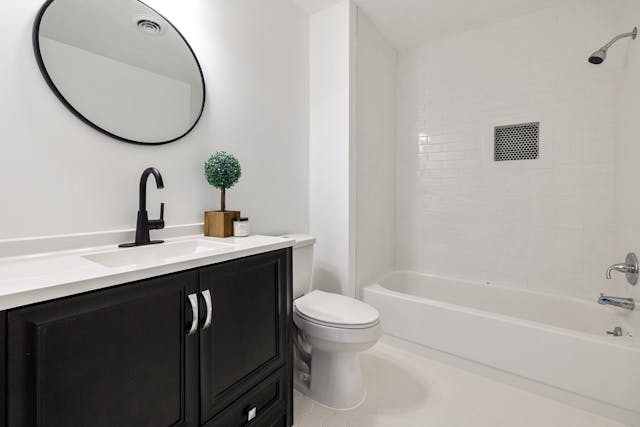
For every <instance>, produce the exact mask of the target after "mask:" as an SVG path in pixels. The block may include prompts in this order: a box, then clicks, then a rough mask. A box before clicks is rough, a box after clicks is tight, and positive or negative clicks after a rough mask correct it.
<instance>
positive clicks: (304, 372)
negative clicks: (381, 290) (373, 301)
mask: <svg viewBox="0 0 640 427" xmlns="http://www.w3.org/2000/svg"><path fill="white" fill-rule="evenodd" d="M285 237H287V238H290V239H293V240H295V241H296V244H295V246H294V248H293V298H294V303H293V321H294V323H295V325H296V328H295V329H296V331H295V335H296V336H295V340H294V342H295V373H294V383H295V386H296V388H297V389H298V390H299V391H300V392H302V393H304V394H306V395H308V396H309V397H310V398H311V399H313V400H315V401H316V402H318V403H320V404H322V405H325V406H328V407H330V408H335V409H350V408H354V407H356V406H358V405H359V404H360V403H362V401H363V400H364V397H365V390H364V385H363V382H362V372H361V369H360V358H359V355H360V352H362V351H364V350H367V349H369V348H370V347H372V346H373V345H374V344H375V343H376V342H377V341H378V339H379V338H380V333H381V329H380V314H379V313H378V311H377V310H376V309H374V308H373V307H371V306H369V305H368V304H365V303H364V302H362V301H358V300H356V299H354V298H349V297H346V296H343V295H337V294H332V293H327V292H322V291H317V290H316V291H312V290H311V272H312V269H313V245H314V244H315V238H313V237H311V236H305V235H301V234H298V235H289V236H285Z"/></svg>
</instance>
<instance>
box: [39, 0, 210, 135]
mask: <svg viewBox="0 0 640 427" xmlns="http://www.w3.org/2000/svg"><path fill="white" fill-rule="evenodd" d="M54 1H56V0H47V1H46V2H45V3H44V4H43V5H42V7H41V8H40V10H39V11H38V14H37V15H36V19H35V22H34V24H33V33H32V42H33V51H34V54H35V57H36V62H37V63H38V68H39V69H40V72H41V73H42V77H44V80H45V81H46V82H47V85H48V86H49V88H50V89H51V90H52V91H53V93H54V94H55V95H56V97H57V98H58V99H59V100H60V102H62V104H64V106H65V107H67V109H68V110H69V111H71V112H72V113H73V114H74V115H75V116H76V117H77V118H78V119H80V120H81V121H82V122H84V123H85V124H87V125H88V126H90V127H92V128H93V129H95V130H97V131H98V132H100V133H103V134H105V135H108V136H110V137H111V138H114V139H117V140H118V141H122V142H127V143H130V144H137V145H164V144H169V143H170V142H175V141H177V140H179V139H182V138H184V137H185V136H187V135H188V134H189V133H190V132H191V131H192V130H193V129H194V128H195V127H196V125H197V124H198V122H199V121H200V119H201V118H202V114H203V113H204V108H205V104H206V98H207V95H206V94H207V90H206V85H205V81H204V74H203V72H202V67H201V66H200V61H198V57H197V56H196V54H195V52H194V51H193V49H192V48H191V45H190V44H189V42H188V41H187V39H186V38H185V37H184V36H183V35H182V33H181V32H180V30H178V29H177V28H176V27H175V25H173V24H172V23H171V21H169V20H168V19H167V18H166V17H164V15H162V14H161V13H159V12H158V11H157V10H155V9H154V8H152V7H151V6H149V5H147V4H146V3H144V2H143V1H141V0H135V1H137V2H139V3H142V4H143V5H145V6H146V7H148V8H149V9H151V10H152V11H154V12H155V13H157V14H158V15H160V16H161V17H162V19H164V20H165V21H166V22H167V23H168V24H169V25H170V26H171V28H173V29H174V30H175V31H176V33H178V35H179V36H180V38H182V40H183V41H184V43H185V45H186V46H187V48H188V49H189V51H190V52H191V55H192V56H193V59H194V60H195V61H196V65H197V66H198V71H199V72H200V79H201V81H202V105H201V107H200V114H198V117H197V118H196V120H195V122H194V123H193V125H192V126H191V127H190V128H189V129H188V130H187V131H186V132H185V133H183V134H182V135H180V136H178V137H176V138H173V139H170V140H167V141H162V142H141V141H134V140H131V139H127V138H124V137H122V136H119V135H116V134H114V133H111V132H109V131H108V130H106V129H103V128H101V127H100V126H98V125H96V124H95V123H93V122H92V121H91V120H89V119H87V118H86V117H85V116H83V115H82V113H80V112H79V111H78V110H76V109H75V108H74V106H73V105H71V103H70V102H69V101H67V99H66V98H65V97H64V96H63V95H62V93H61V92H60V90H58V88H57V87H56V85H55V83H54V82H53V80H52V79H51V76H50V75H49V72H48V71H47V68H46V66H45V65H44V61H43V60H42V52H41V51H40V24H41V23H42V18H43V16H44V14H45V12H46V11H47V9H48V8H49V6H50V5H51V4H52V3H53V2H54Z"/></svg>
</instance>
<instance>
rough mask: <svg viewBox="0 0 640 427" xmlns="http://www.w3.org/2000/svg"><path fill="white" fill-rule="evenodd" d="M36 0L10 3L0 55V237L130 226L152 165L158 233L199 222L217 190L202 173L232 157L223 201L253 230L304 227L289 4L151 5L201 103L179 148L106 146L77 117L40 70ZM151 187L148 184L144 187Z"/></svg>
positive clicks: (303, 79) (160, 0)
mask: <svg viewBox="0 0 640 427" xmlns="http://www.w3.org/2000/svg"><path fill="white" fill-rule="evenodd" d="M41 4H42V1H41V0H8V1H7V2H5V4H4V5H3V6H4V8H5V9H4V14H3V16H5V17H6V18H7V19H5V20H4V24H3V26H2V30H0V31H1V35H2V37H1V38H0V40H2V41H1V42H0V55H1V56H2V58H3V64H4V67H3V73H2V78H1V79H0V93H2V103H1V104H0V127H1V128H2V133H3V135H2V137H3V141H2V143H1V144H0V196H1V200H2V202H1V203H2V204H1V209H0V239H7V238H18V237H26V236H40V235H50V234H65V233H78V232H94V231H105V230H114V229H122V228H132V227H134V226H135V214H136V211H137V201H138V194H137V193H138V180H139V176H140V173H141V172H142V170H143V169H144V168H146V167H147V166H156V167H158V168H159V169H160V171H161V172H162V174H163V176H164V181H165V186H166V188H165V189H164V190H161V191H157V190H155V189H153V190H151V189H150V192H149V208H150V215H152V216H155V215H157V209H158V208H157V205H158V204H159V202H160V201H164V202H166V220H167V224H168V225H175V224H186V223H196V222H202V212H203V211H204V210H208V209H214V208H218V202H217V201H218V199H219V196H218V192H217V190H214V189H213V188H211V187H209V186H208V184H207V183H206V181H205V179H204V177H203V171H202V165H203V163H204V161H205V160H206V158H207V157H208V156H209V155H210V154H211V153H212V152H214V151H216V150H227V151H229V152H232V153H234V154H236V155H237V156H238V158H239V159H240V161H241V163H242V166H243V177H242V178H241V180H240V182H239V183H238V185H237V186H236V187H234V188H233V189H231V190H230V191H229V192H228V199H229V200H228V202H227V205H228V206H229V207H231V208H234V209H241V210H242V213H243V215H247V216H249V217H251V220H252V229H253V231H254V232H258V233H273V234H277V233H284V232H293V231H306V230H307V229H308V212H309V204H308V191H309V187H308V158H309V153H308V142H307V141H308V19H307V16H306V14H305V13H304V12H303V11H302V10H301V9H300V8H298V7H297V6H295V5H294V4H293V3H292V2H290V1H289V0H271V1H269V2H264V1H261V0H234V1H225V0H193V1H189V2H174V1H170V0H153V1H149V4H150V5H151V6H154V7H156V8H157V9H158V10H159V11H160V12H161V13H162V14H164V15H165V16H166V17H167V18H168V19H170V20H171V21H172V22H173V23H174V24H175V25H176V26H177V27H178V28H179V29H180V30H181V32H182V33H183V34H184V35H185V37H186V38H187V39H188V40H189V42H190V43H191V45H192V47H193V48H194V50H195V52H196V54H197V55H198V57H199V59H200V61H201V64H202V67H203V69H204V73H205V79H206V82H207V107H206V109H205V112H204V116H203V118H202V120H201V122H200V123H199V125H198V126H197V127H196V129H195V130H194V131H193V133H191V134H190V135H188V136H187V137H186V138H184V139H183V140H181V141H179V142H176V143H172V144H169V145H165V146H159V147H143V146H136V145H131V144H124V143H120V142H117V141H115V140H111V139H109V138H108V137H106V136H103V135H102V134H100V133H97V132H96V131H94V130H93V129H91V128H89V127H87V126H86V125H84V124H83V123H81V122H80V121H79V120H78V119H76V118H75V117H74V116H73V115H72V114H71V113H70V112H68V111H67V110H66V109H65V107H64V106H63V105H62V104H61V103H60V102H59V101H58V100H57V99H56V98H55V96H54V95H53V93H52V92H51V91H50V90H49V88H48V87H47V85H46V83H45V82H44V80H43V79H42V77H41V75H40V72H39V71H38V68H37V65H36V62H35V59H34V57H33V51H32V48H31V28H32V24H33V20H34V18H35V15H36V13H37V11H38V8H39V7H40V6H41ZM150 188H151V186H150Z"/></svg>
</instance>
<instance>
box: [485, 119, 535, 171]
mask: <svg viewBox="0 0 640 427" xmlns="http://www.w3.org/2000/svg"><path fill="white" fill-rule="evenodd" d="M493 143H494V150H493V160H494V161H496V162H505V161H512V160H535V159H537V158H538V157H539V155H540V122H532V123H520V124H516V125H507V126H496V127H495V128H494V138H493Z"/></svg>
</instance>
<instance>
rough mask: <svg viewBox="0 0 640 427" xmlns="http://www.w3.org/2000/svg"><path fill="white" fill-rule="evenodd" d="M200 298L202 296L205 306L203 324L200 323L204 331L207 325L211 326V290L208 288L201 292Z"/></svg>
mask: <svg viewBox="0 0 640 427" xmlns="http://www.w3.org/2000/svg"><path fill="white" fill-rule="evenodd" d="M202 298H204V305H206V306H207V315H206V317H205V319H204V325H202V330H203V331H204V330H205V329H207V328H208V327H209V326H211V317H212V315H213V307H212V304H211V292H210V291H209V289H207V290H205V291H203V292H202Z"/></svg>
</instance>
